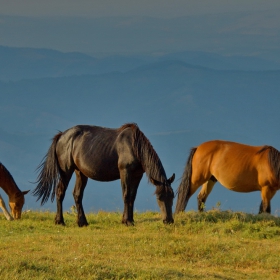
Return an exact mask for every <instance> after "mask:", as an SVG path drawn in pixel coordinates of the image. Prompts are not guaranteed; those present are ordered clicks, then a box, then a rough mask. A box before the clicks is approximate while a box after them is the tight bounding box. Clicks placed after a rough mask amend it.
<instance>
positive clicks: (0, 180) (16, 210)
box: [0, 162, 29, 219]
mask: <svg viewBox="0 0 280 280" xmlns="http://www.w3.org/2000/svg"><path fill="white" fill-rule="evenodd" d="M0 186H1V188H2V189H3V190H4V191H5V193H6V194H7V195H8V197H9V205H10V208H11V211H12V216H13V218H14V219H20V218H21V211H22V207H23V204H24V195H25V194H27V193H28V192H29V191H24V192H22V191H21V190H20V189H19V188H18V186H17V184H16V183H15V181H14V179H13V177H12V175H11V174H10V172H9V171H8V170H7V168H6V167H5V166H4V165H3V164H2V163H1V162H0Z"/></svg>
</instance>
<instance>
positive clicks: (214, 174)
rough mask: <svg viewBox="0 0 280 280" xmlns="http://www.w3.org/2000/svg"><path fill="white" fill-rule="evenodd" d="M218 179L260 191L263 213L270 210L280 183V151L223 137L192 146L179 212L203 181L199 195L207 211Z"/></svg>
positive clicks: (236, 187)
mask: <svg viewBox="0 0 280 280" xmlns="http://www.w3.org/2000/svg"><path fill="white" fill-rule="evenodd" d="M217 181H219V183H221V185H223V186H224V187H226V188H227V189H229V190H232V191H236V192H253V191H260V192H261V197H262V202H261V205H260V210H259V213H262V212H267V213H270V212H271V208H270V201H271V199H272V198H273V196H274V195H275V193H276V191H277V190H279V187H280V152H279V151H278V150H276V149H275V148H273V147H271V146H257V147H255V146H248V145H244V144H239V143H234V142H229V141H220V140H215V141H209V142H205V143H203V144H201V145H200V146H198V147H196V148H192V149H191V151H190V155H189V158H188V160H187V164H186V167H185V170H184V173H183V177H182V181H181V183H180V185H179V188H178V200H177V204H176V213H178V212H180V211H184V209H185V208H186V206H187V202H188V200H189V198H190V197H191V196H192V195H193V194H194V193H195V191H196V190H197V189H198V188H199V187H200V186H201V185H202V189H201V191H200V192H199V194H198V197H197V199H198V210H199V211H203V207H204V203H205V202H206V199H207V197H208V195H209V194H210V192H211V191H212V189H213V187H214V184H215V183H216V182H217Z"/></svg>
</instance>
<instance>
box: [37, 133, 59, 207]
mask: <svg viewBox="0 0 280 280" xmlns="http://www.w3.org/2000/svg"><path fill="white" fill-rule="evenodd" d="M61 134H62V132H59V133H58V134H57V135H55V136H54V138H53V141H52V144H51V146H50V148H49V150H48V152H47V154H46V155H45V157H44V158H43V160H42V162H41V164H40V165H39V166H38V167H37V170H40V173H39V175H38V179H37V181H36V183H38V185H37V187H36V189H35V190H34V191H33V192H32V193H33V195H34V196H38V198H37V201H38V200H39V199H40V198H42V201H41V205H43V204H44V203H46V202H47V201H48V199H49V197H50V194H51V191H52V196H51V200H52V202H53V200H54V197H55V190H56V186H57V183H58V181H59V179H60V172H59V170H60V169H59V165H58V161H57V156H56V151H55V149H56V144H57V141H58V140H59V138H60V136H61Z"/></svg>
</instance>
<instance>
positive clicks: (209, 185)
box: [197, 179, 217, 212]
mask: <svg viewBox="0 0 280 280" xmlns="http://www.w3.org/2000/svg"><path fill="white" fill-rule="evenodd" d="M216 182H217V181H214V180H212V179H210V180H209V181H207V182H206V183H204V184H203V185H202V188H201V191H200V192H199V194H198V196H197V206H198V211H200V212H203V210H204V204H205V202H206V199H207V197H208V195H209V194H210V193H211V191H212V189H213V187H214V185H215V183H216Z"/></svg>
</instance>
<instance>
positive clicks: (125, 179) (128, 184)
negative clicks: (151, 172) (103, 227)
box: [121, 171, 143, 225]
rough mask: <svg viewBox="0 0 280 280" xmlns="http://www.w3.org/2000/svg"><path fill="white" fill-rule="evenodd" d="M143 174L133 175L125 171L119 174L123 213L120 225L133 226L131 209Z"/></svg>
mask: <svg viewBox="0 0 280 280" xmlns="http://www.w3.org/2000/svg"><path fill="white" fill-rule="evenodd" d="M142 176H143V174H141V175H140V176H139V175H133V174H129V173H128V172H127V171H123V172H121V184H122V192H123V201H124V211H123V218H122V223H123V224H126V225H134V219H133V208H134V201H135V198H136V194H137V189H138V186H139V183H140V181H141V179H142Z"/></svg>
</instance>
